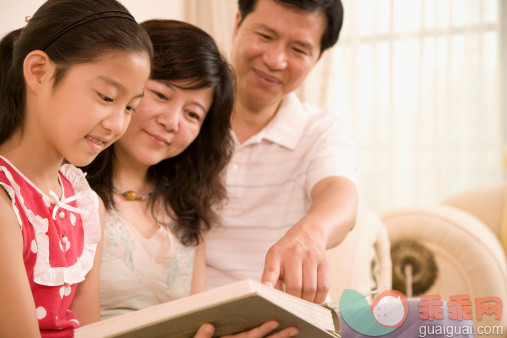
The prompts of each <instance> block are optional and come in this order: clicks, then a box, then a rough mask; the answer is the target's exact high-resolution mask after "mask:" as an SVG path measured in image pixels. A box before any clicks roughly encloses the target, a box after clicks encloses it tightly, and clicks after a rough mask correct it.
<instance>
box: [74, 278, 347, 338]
mask: <svg viewBox="0 0 507 338" xmlns="http://www.w3.org/2000/svg"><path fill="white" fill-rule="evenodd" d="M270 320H276V321H278V322H279V324H280V325H279V326H278V327H277V329H276V330H277V331H278V330H282V329H284V328H287V327H291V326H295V327H297V329H298V330H299V333H298V336H300V337H312V338H320V337H322V338H325V337H340V335H339V332H340V321H339V318H338V315H337V314H336V312H335V310H334V309H333V308H331V307H327V306H325V305H324V306H322V305H318V304H315V303H311V302H308V301H305V300H303V299H300V298H297V297H294V296H291V295H289V294H286V293H284V292H282V291H279V290H276V289H273V288H270V287H268V286H265V285H263V284H261V283H259V282H256V281H253V280H249V279H245V280H242V281H239V282H235V283H232V284H229V285H225V286H222V287H219V288H216V289H212V290H208V291H206V292H202V293H199V294H195V295H192V296H189V297H184V298H180V299H177V300H174V301H171V302H167V303H163V304H159V305H155V306H152V307H149V308H146V309H142V310H139V311H135V312H132V313H128V314H124V315H120V316H117V317H113V318H109V319H106V320H103V321H100V322H96V323H93V324H90V325H86V326H83V327H80V328H78V329H76V331H75V337H76V338H89V337H93V338H97V337H122V338H134V337H143V338H152V337H153V338H155V337H184V338H186V337H193V336H194V334H195V333H196V332H197V330H198V329H199V327H200V326H201V325H202V324H204V323H211V324H213V325H214V326H215V334H214V337H220V336H223V335H228V334H235V333H240V332H243V331H246V330H250V329H252V328H255V327H257V326H259V325H261V324H263V323H265V322H267V321H270Z"/></svg>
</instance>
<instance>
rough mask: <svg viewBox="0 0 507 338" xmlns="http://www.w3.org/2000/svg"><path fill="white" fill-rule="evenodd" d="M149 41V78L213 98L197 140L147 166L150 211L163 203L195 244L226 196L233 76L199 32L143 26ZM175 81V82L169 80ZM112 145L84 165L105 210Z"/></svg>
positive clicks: (180, 232)
mask: <svg viewBox="0 0 507 338" xmlns="http://www.w3.org/2000/svg"><path fill="white" fill-rule="evenodd" d="M141 26H143V27H144V28H145V29H146V31H147V32H148V35H149V36H150V38H151V41H152V43H153V50H154V55H153V62H152V73H151V79H153V80H160V81H167V82H169V83H171V82H172V81H178V80H190V82H189V83H188V85H185V87H181V86H180V88H182V89H201V88H208V87H211V88H213V102H212V104H211V107H210V110H209V111H208V113H207V115H206V118H205V119H204V122H203V124H202V127H201V131H200V133H199V135H198V136H197V138H196V139H195V140H194V141H193V142H192V143H191V144H190V145H189V146H188V148H187V149H185V150H184V151H183V152H182V153H181V154H179V155H177V156H175V157H173V158H169V159H166V160H163V161H161V162H160V163H158V164H156V165H153V166H151V167H150V168H149V169H148V178H149V179H150V180H151V182H152V183H153V187H154V190H153V194H152V195H151V198H150V204H151V207H152V211H153V208H154V206H158V205H159V204H160V203H161V202H162V204H163V205H164V206H165V210H166V211H167V213H168V214H169V215H171V216H172V217H173V218H174V221H175V223H176V235H177V236H178V238H179V239H180V241H181V242H182V243H183V244H184V245H187V246H189V245H196V244H198V243H199V242H200V240H201V238H202V233H203V232H204V231H207V230H209V229H210V227H211V226H213V225H214V224H217V223H218V221H219V217H218V214H217V210H216V209H217V207H218V204H219V203H220V202H222V201H223V200H224V198H225V197H226V190H225V186H224V181H223V175H222V174H223V170H224V168H225V166H226V165H227V163H228V161H229V159H230V156H231V152H232V138H231V135H230V117H231V112H232V107H233V102H234V76H233V72H232V69H231V68H230V66H229V64H228V63H227V61H226V60H225V58H224V57H223V56H222V55H221V53H220V51H219V50H218V47H217V45H216V44H215V41H214V40H213V38H212V37H211V36H209V35H208V34H207V33H206V32H204V31H203V30H201V29H199V28H197V27H195V26H193V25H190V24H187V23H184V22H180V21H174V20H149V21H146V22H143V23H142V24H141ZM171 84H172V85H175V84H174V83H171ZM114 160H115V153H114V145H113V146H111V147H109V148H108V149H106V150H105V151H103V152H102V153H100V154H99V155H98V156H97V158H96V159H95V160H94V161H93V162H92V163H91V164H90V165H88V166H87V167H85V168H83V170H84V171H86V172H87V173H88V176H87V178H88V181H89V182H90V185H91V186H92V188H93V189H95V191H96V192H97V193H98V194H99V195H100V197H101V198H102V200H103V201H104V204H105V206H106V208H107V209H111V208H114V207H115V206H114V198H113V197H114V189H113V181H114V171H115V167H114V164H115V163H114Z"/></svg>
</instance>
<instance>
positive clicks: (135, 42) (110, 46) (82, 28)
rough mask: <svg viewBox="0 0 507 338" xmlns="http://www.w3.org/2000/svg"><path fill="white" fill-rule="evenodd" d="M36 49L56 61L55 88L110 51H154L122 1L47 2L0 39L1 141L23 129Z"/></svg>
mask: <svg viewBox="0 0 507 338" xmlns="http://www.w3.org/2000/svg"><path fill="white" fill-rule="evenodd" d="M34 50H43V51H44V52H46V53H47V54H48V56H49V58H50V59H51V61H53V62H54V63H55V65H56V69H55V74H54V76H53V77H54V82H53V87H56V86H57V85H58V84H59V83H60V82H61V80H62V79H63V77H64V76H65V74H66V72H67V71H68V70H69V68H70V67H72V66H73V65H75V64H78V63H86V62H92V61H95V60H97V59H99V58H100V57H101V56H104V55H105V54H107V53H110V52H114V51H118V52H139V53H146V54H147V55H148V56H149V57H150V58H151V55H152V47H151V42H150V39H149V37H148V36H147V34H146V32H145V31H144V30H143V29H142V28H141V27H140V26H139V24H137V23H136V22H135V20H134V19H133V17H132V16H131V15H130V14H129V13H128V11H127V9H126V8H125V7H124V6H123V5H121V4H120V3H119V2H117V1H115V0H86V1H83V0H47V1H46V2H44V4H43V5H42V6H41V7H40V8H39V9H38V10H37V11H36V12H35V14H34V15H33V16H32V17H31V18H30V20H29V21H28V23H27V24H26V26H25V27H24V28H22V29H17V30H15V31H12V32H11V33H9V34H7V35H6V36H5V37H4V38H3V39H2V41H1V42H0V76H1V78H0V106H1V107H2V108H1V109H0V144H2V143H4V142H5V141H6V140H7V139H9V138H10V137H11V136H12V135H13V133H14V132H15V131H17V130H19V131H21V132H22V131H23V124H24V109H25V99H26V88H25V81H24V77H23V62H24V60H25V57H26V56H27V55H28V54H29V53H30V52H31V51H34Z"/></svg>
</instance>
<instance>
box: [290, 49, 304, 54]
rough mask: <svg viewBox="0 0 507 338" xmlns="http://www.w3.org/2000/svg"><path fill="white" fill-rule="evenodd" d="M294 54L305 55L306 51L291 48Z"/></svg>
mask: <svg viewBox="0 0 507 338" xmlns="http://www.w3.org/2000/svg"><path fill="white" fill-rule="evenodd" d="M292 49H293V50H294V51H295V52H296V53H298V54H303V55H306V54H307V53H306V51H304V50H302V49H299V48H292Z"/></svg>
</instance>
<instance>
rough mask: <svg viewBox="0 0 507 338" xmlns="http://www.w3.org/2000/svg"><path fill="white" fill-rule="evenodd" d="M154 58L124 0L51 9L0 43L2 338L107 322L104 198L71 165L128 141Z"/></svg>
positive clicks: (71, 0) (58, 1)
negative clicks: (102, 276)
mask: <svg viewBox="0 0 507 338" xmlns="http://www.w3.org/2000/svg"><path fill="white" fill-rule="evenodd" d="M151 54H152V51H151V42H150V40H149V38H148V36H147V35H146V33H145V32H144V30H143V29H141V28H140V27H139V25H138V24H137V23H136V22H135V20H134V18H133V17H132V16H131V15H130V14H129V13H128V11H127V10H126V9H125V8H124V7H123V6H122V5H120V4H119V3H118V2H116V1H114V0H94V1H81V0H48V1H46V2H45V3H44V4H43V5H42V6H41V7H40V8H39V9H38V10H37V12H36V13H35V14H34V15H33V17H32V18H31V19H30V21H29V22H28V24H27V25H26V26H25V27H24V28H23V29H18V30H16V31H13V32H11V33H10V34H8V35H7V36H6V37H5V38H4V39H3V40H2V41H1V42H0V67H1V69H0V71H1V73H2V74H1V80H0V103H1V104H0V107H1V109H0V186H1V187H2V188H3V189H0V229H1V231H2V236H0V271H2V273H1V277H0V336H2V337H34V336H41V335H42V336H43V337H69V336H72V335H73V330H74V328H76V327H78V326H79V325H80V324H81V325H83V324H87V323H90V322H93V321H96V320H98V319H99V292H98V282H99V279H98V272H99V271H98V269H99V266H98V263H99V261H97V259H96V257H99V258H100V254H98V255H95V252H96V250H97V251H99V250H98V249H97V246H98V242H99V239H100V237H101V229H100V224H99V213H98V199H97V196H96V195H95V194H94V193H93V192H92V191H91V189H90V188H89V186H88V184H87V182H86V180H85V178H84V175H83V173H82V172H81V171H80V170H78V169H77V168H75V167H74V166H73V165H79V166H82V165H86V164H88V163H90V162H91V161H92V160H93V159H94V157H95V156H97V154H98V153H99V152H100V151H102V150H103V149H104V148H106V147H108V146H109V145H110V144H111V143H112V142H114V141H115V140H116V139H117V138H119V136H120V135H121V134H122V133H123V132H124V130H125V129H126V126H127V124H128V122H129V120H130V114H131V113H133V112H134V111H135V107H136V106H137V104H138V102H139V100H140V98H141V96H142V94H143V89H144V86H145V83H146V81H147V79H148V76H149V72H150V58H151ZM64 159H65V160H66V161H68V162H70V163H71V164H65V165H63V166H62V162H63V160H64ZM99 247H100V245H99ZM94 255H95V258H94ZM94 259H95V263H97V264H94ZM92 266H93V267H92ZM39 331H40V332H39Z"/></svg>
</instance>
